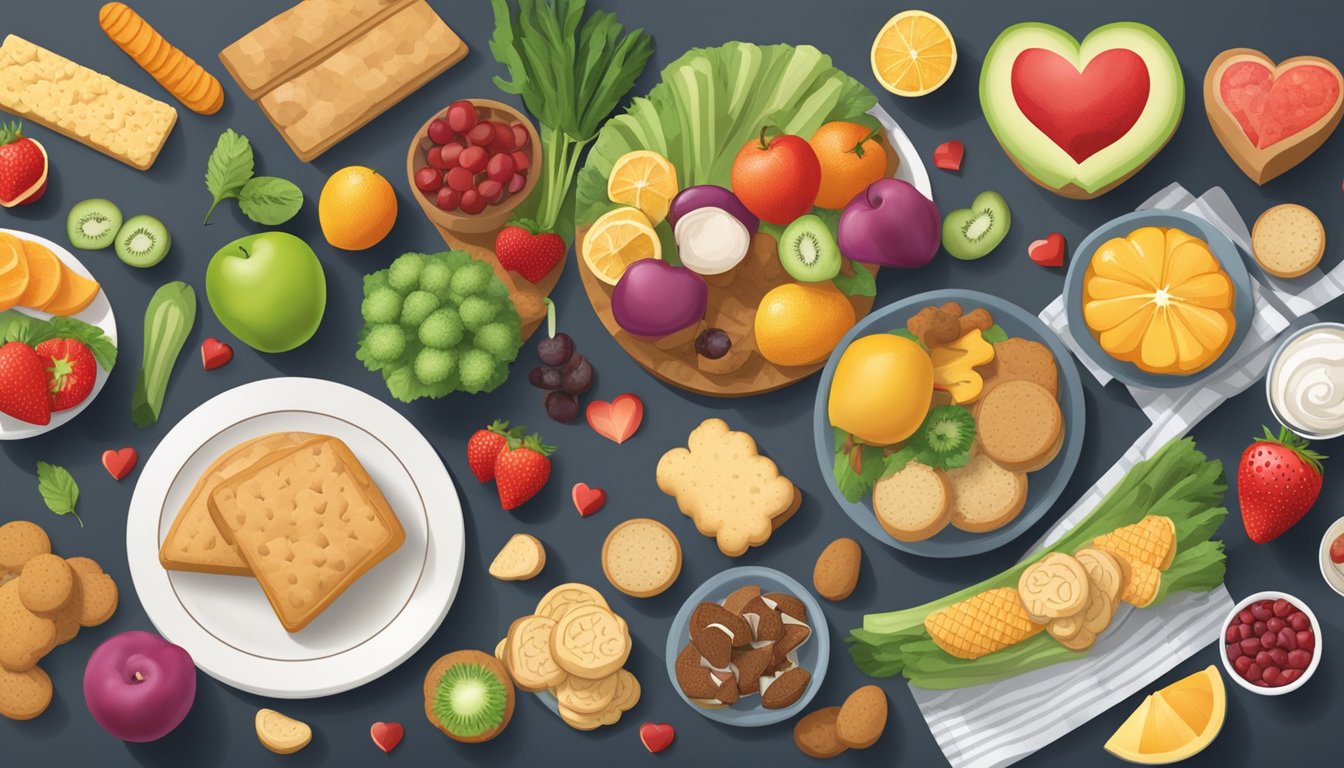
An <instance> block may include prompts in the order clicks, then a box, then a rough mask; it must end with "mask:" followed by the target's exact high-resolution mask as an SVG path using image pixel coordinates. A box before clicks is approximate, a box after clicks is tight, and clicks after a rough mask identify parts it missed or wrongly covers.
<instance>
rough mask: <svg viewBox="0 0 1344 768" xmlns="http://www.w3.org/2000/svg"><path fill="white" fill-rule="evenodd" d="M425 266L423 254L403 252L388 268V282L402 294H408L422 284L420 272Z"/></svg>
mask: <svg viewBox="0 0 1344 768" xmlns="http://www.w3.org/2000/svg"><path fill="white" fill-rule="evenodd" d="M424 268H425V257H424V255H423V254H419V253H403V254H402V255H400V256H398V257H397V260H396V261H394V262H392V266H390V267H388V268H387V282H388V284H389V285H391V286H392V287H393V288H396V289H397V291H398V292H399V293H401V294H402V295H405V294H408V293H410V292H411V291H413V290H415V287H416V286H417V285H419V284H420V273H421V272H422V271H424Z"/></svg>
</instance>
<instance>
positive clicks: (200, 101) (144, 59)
mask: <svg viewBox="0 0 1344 768" xmlns="http://www.w3.org/2000/svg"><path fill="white" fill-rule="evenodd" d="M98 26H100V27H102V28H103V32H104V33H105V34H106V35H107V36H108V38H109V39H111V40H112V42H114V43H116V44H117V47H118V48H121V50H123V51H125V52H126V55H128V56H130V57H131V59H132V60H133V61H135V63H136V64H139V65H140V67H141V68H142V69H144V70H145V71H146V72H148V73H149V75H150V76H151V77H153V78H154V79H155V80H157V81H158V83H159V85H162V86H163V87H164V88H166V89H167V90H168V92H169V93H171V94H172V95H173V96H174V97H175V98H176V99H177V100H178V101H180V102H182V104H183V105H184V106H186V108H187V109H190V110H191V111H193V112H197V113H199V114H202V115H213V114H214V113H216V112H218V111H219V108H220V107H222V106H224V88H223V86H221V85H220V84H219V81H218V80H216V79H215V76H214V75H212V74H210V73H209V72H206V71H205V68H204V67H202V66H201V65H200V64H197V63H196V61H195V60H194V59H192V58H191V57H190V56H188V55H186V54H185V53H183V52H182V51H181V50H179V49H178V48H176V47H174V46H172V45H170V44H169V43H168V41H167V40H164V39H163V35H160V34H159V33H158V32H157V31H155V29H154V28H153V27H151V26H150V25H149V22H147V21H145V20H144V18H143V17H141V16H140V14H138V13H136V12H135V11H134V10H132V9H131V8H130V7H129V6H127V5H126V4H125V3H108V4H107V5H104V6H103V7H102V9H101V10H99V11H98Z"/></svg>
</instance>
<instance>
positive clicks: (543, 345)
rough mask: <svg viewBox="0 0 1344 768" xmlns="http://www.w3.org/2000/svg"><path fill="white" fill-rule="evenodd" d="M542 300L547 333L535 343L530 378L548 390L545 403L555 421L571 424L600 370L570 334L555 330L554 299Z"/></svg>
mask: <svg viewBox="0 0 1344 768" xmlns="http://www.w3.org/2000/svg"><path fill="white" fill-rule="evenodd" d="M543 301H544V302H545V304H546V335H545V337H543V338H542V339H541V340H540V341H538V342H537V344H536V348H537V363H538V364H537V365H536V366H535V367H533V368H532V370H530V371H528V374H527V381H528V383H529V384H531V385H532V386H534V387H536V388H537V389H540V390H541V391H543V392H545V393H546V394H545V395H543V396H542V405H543V407H545V409H546V415H547V416H548V417H550V419H551V420H552V421H558V422H560V423H561V424H571V423H573V422H574V421H576V420H577V419H578V418H579V414H580V413H581V412H582V410H583V408H582V403H580V402H579V398H580V397H582V396H583V395H584V394H585V393H587V392H588V390H590V389H592V388H593V379H594V378H595V377H596V376H597V371H596V370H594V369H593V364H592V362H591V361H590V360H589V359H588V358H586V357H584V356H583V354H582V353H581V352H579V348H578V346H577V345H576V344H575V343H574V339H573V338H571V337H570V335H569V334H567V333H563V332H561V333H557V332H556V330H555V303H554V302H552V301H551V300H550V299H543Z"/></svg>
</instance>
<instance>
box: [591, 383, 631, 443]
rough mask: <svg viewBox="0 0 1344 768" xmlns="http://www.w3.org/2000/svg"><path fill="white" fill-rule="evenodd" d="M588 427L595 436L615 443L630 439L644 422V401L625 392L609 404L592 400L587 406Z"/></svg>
mask: <svg viewBox="0 0 1344 768" xmlns="http://www.w3.org/2000/svg"><path fill="white" fill-rule="evenodd" d="M587 415H588V426H590V427H592V428H593V431H594V432H596V433H597V434H599V435H601V436H603V437H605V438H607V439H608V440H611V441H613V442H616V443H624V442H625V441H626V440H629V439H630V436H631V435H633V434H635V431H636V430H638V429H639V425H640V424H641V423H642V422H643V421H644V401H643V400H640V399H639V396H638V395H635V394H632V393H630V392H626V393H625V394H623V395H617V396H616V397H615V398H613V399H612V401H611V402H610V403H608V402H607V401H605V400H594V401H592V402H591V403H589V404H588V410H587Z"/></svg>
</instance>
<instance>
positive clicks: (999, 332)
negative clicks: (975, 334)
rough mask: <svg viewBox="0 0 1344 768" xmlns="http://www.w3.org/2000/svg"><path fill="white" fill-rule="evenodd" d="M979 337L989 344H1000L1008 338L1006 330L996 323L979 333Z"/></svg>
mask: <svg viewBox="0 0 1344 768" xmlns="http://www.w3.org/2000/svg"><path fill="white" fill-rule="evenodd" d="M980 337H981V338H983V339H984V340H985V341H987V342H989V343H990V344H1001V343H1003V342H1005V341H1007V340H1008V332H1007V331H1005V330H1003V327H1002V326H1000V325H999V324H998V323H995V324H994V325H991V326H989V330H987V331H985V332H984V333H982V334H980Z"/></svg>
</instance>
